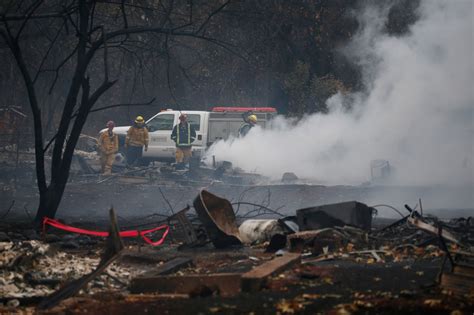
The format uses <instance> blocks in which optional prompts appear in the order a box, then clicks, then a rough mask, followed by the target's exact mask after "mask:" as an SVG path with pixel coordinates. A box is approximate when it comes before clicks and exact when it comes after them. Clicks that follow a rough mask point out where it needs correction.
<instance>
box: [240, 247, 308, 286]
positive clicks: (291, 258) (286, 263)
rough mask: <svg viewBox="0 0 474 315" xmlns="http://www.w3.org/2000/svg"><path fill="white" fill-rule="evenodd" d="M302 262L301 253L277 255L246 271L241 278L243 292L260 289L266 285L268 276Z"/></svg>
mask: <svg viewBox="0 0 474 315" xmlns="http://www.w3.org/2000/svg"><path fill="white" fill-rule="evenodd" d="M300 262H301V255H300V254H296V253H286V254H285V255H283V256H281V257H276V258H274V259H272V260H270V261H268V262H266V263H264V264H262V265H260V266H257V267H255V268H253V269H252V270H250V271H249V272H247V273H244V274H243V275H242V279H241V289H242V291H243V292H255V291H258V290H260V288H261V287H262V286H263V285H264V283H265V281H266V280H267V278H268V277H270V276H271V275H274V274H277V273H280V272H281V271H283V270H285V269H287V268H289V267H291V266H293V265H295V264H299V263H300Z"/></svg>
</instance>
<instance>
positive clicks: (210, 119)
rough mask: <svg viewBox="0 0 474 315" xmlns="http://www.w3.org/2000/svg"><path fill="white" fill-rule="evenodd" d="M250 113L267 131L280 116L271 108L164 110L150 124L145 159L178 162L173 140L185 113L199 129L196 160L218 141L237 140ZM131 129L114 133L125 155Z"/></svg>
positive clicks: (193, 147) (194, 145)
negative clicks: (271, 121)
mask: <svg viewBox="0 0 474 315" xmlns="http://www.w3.org/2000/svg"><path fill="white" fill-rule="evenodd" d="M247 111H252V113H253V114H255V115H256V116H257V119H258V123H257V124H258V125H259V126H261V127H263V128H264V127H265V126H266V124H267V123H268V121H269V120H270V119H271V118H272V117H273V116H274V115H276V114H277V113H276V110H275V109H274V108H271V107H214V108H213V109H212V111H193V110H187V111H178V110H172V109H167V110H163V111H161V112H159V113H157V114H156V115H154V116H152V117H151V118H150V119H148V120H147V121H146V126H147V129H148V132H149V144H148V151H146V152H143V158H145V159H149V160H158V161H163V162H167V161H174V159H175V151H176V146H175V143H174V141H173V140H171V132H172V131H173V127H174V126H175V125H176V124H178V123H179V116H180V115H181V114H186V115H187V116H188V122H189V123H190V124H191V125H192V126H193V127H194V129H195V130H196V140H195V141H194V142H193V144H192V150H193V156H194V157H200V156H203V154H204V151H205V150H206V148H207V147H209V146H210V145H212V143H214V142H215V141H218V140H221V139H227V138H229V137H231V136H235V137H237V133H238V130H239V128H240V126H241V125H242V123H243V120H242V114H243V113H245V112H247ZM129 128H130V126H125V127H115V128H114V132H115V133H116V134H117V135H118V136H119V143H120V151H121V153H120V154H121V155H122V156H124V152H123V145H124V143H125V137H126V135H127V131H128V129H129ZM104 130H105V129H104Z"/></svg>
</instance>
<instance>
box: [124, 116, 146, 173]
mask: <svg viewBox="0 0 474 315" xmlns="http://www.w3.org/2000/svg"><path fill="white" fill-rule="evenodd" d="M143 148H145V151H148V129H146V126H145V120H144V119H143V117H142V116H137V118H136V119H135V123H134V124H133V126H131V127H130V128H129V129H128V131H127V137H126V138H125V149H126V150H127V167H130V166H132V165H133V164H134V163H135V162H136V161H137V160H139V159H141V157H142V155H143Z"/></svg>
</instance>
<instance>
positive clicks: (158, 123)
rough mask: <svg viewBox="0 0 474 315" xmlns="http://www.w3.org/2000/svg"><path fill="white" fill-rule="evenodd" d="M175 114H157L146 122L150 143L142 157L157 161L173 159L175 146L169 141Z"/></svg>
mask: <svg viewBox="0 0 474 315" xmlns="http://www.w3.org/2000/svg"><path fill="white" fill-rule="evenodd" d="M174 121H175V113H159V114H158V115H156V116H155V117H153V118H151V119H150V120H149V121H147V123H146V124H147V127H148V131H149V137H150V143H149V145H148V151H147V152H143V156H145V157H151V158H158V159H174V155H175V144H174V142H173V140H171V132H172V131H173V126H174Z"/></svg>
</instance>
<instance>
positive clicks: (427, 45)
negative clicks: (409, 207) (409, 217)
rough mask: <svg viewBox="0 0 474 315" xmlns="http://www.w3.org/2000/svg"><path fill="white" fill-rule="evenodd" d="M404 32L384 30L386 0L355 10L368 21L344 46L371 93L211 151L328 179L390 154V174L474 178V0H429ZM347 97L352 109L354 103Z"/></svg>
mask: <svg viewBox="0 0 474 315" xmlns="http://www.w3.org/2000/svg"><path fill="white" fill-rule="evenodd" d="M419 10H420V11H419V15H420V18H419V20H418V21H417V22H416V23H415V24H414V25H413V26H412V27H411V29H410V32H409V33H408V34H407V35H405V36H398V37H393V36H388V35H387V34H383V33H382V29H383V27H384V25H385V22H386V19H387V14H388V8H380V7H377V8H373V7H371V8H366V9H365V10H364V11H363V12H358V16H359V17H360V19H361V20H360V23H361V24H360V25H361V26H362V27H361V30H360V32H359V34H357V36H355V37H354V39H353V41H352V42H351V43H349V44H348V45H347V46H346V47H345V48H344V49H343V53H344V54H345V55H346V56H348V58H349V59H350V60H353V61H354V62H355V63H357V64H359V65H361V66H363V72H364V83H365V86H366V90H367V91H368V92H366V93H358V94H353V95H345V96H343V95H339V94H338V95H334V96H333V97H331V98H330V99H329V100H328V105H329V108H330V112H329V113H328V114H315V115H311V116H309V117H306V118H304V119H303V120H301V121H299V122H298V123H294V122H293V121H291V120H287V119H284V118H281V117H280V118H277V119H276V120H275V121H274V123H273V126H272V128H270V129H266V130H263V129H261V128H253V129H252V130H251V132H250V133H249V134H248V136H247V137H245V138H244V139H230V140H227V141H220V142H218V143H216V144H215V145H214V146H212V147H211V148H210V150H209V152H208V154H207V155H208V156H212V155H215V156H216V159H217V160H220V161H222V160H227V161H231V162H232V163H233V164H234V166H238V167H241V168H242V169H244V170H246V171H252V172H253V171H254V172H258V173H261V174H263V175H266V176H269V177H271V178H274V179H279V178H281V175H282V174H283V173H284V172H294V173H295V174H296V175H297V176H299V177H300V178H305V179H310V180H314V181H315V182H320V183H324V184H358V183H362V182H365V181H367V180H369V179H370V167H369V165H370V161H371V160H374V159H386V160H389V161H390V163H391V165H393V166H394V168H395V172H394V174H393V178H392V182H393V183H394V184H405V185H433V184H453V183H457V184H462V183H472V182H473V181H474V170H473V168H474V167H473V164H474V160H473V151H474V150H473V147H474V142H473V138H474V137H473V136H474V126H473V125H474V124H473V121H474V117H473V112H474V110H473V107H474V94H473V92H472V89H473V87H474V67H473V58H474V57H473V56H474V55H473V42H474V36H473V10H474V9H473V2H472V1H470V0H466V1H463V0H456V1H452V0H446V1H438V0H426V1H422V3H421V6H420V8H419ZM348 102H349V103H350V104H351V108H352V109H351V110H347V106H346V105H347V104H348Z"/></svg>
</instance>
